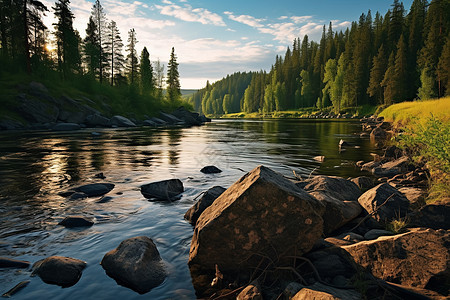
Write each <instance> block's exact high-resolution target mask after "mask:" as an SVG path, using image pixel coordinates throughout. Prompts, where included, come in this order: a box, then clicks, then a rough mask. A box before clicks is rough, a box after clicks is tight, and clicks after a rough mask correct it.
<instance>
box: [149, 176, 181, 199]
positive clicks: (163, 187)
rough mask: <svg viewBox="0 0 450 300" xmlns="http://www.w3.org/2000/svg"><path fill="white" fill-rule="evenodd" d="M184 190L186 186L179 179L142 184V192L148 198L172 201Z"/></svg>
mask: <svg viewBox="0 0 450 300" xmlns="http://www.w3.org/2000/svg"><path fill="white" fill-rule="evenodd" d="M182 192H184V187H183V183H182V182H181V181H180V180H179V179H168V180H162V181H156V182H152V183H148V184H144V185H142V186H141V193H142V195H143V196H144V197H145V198H147V199H155V200H168V201H172V200H175V199H176V198H177V197H178V195H180V194H181V193H182Z"/></svg>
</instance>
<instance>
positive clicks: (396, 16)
mask: <svg viewBox="0 0 450 300" xmlns="http://www.w3.org/2000/svg"><path fill="white" fill-rule="evenodd" d="M404 14H405V9H404V8H403V3H401V2H399V0H394V3H393V4H392V14H391V16H390V22H389V32H388V39H389V45H390V46H391V47H392V48H391V49H392V50H393V49H394V48H395V45H396V44H397V43H398V40H399V38H400V36H401V35H402V33H403V26H404Z"/></svg>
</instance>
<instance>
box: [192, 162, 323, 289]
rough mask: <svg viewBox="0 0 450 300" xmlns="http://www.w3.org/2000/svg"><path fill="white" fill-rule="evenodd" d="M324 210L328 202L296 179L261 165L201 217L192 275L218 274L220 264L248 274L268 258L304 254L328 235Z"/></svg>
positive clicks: (227, 270) (226, 269) (194, 242)
mask: <svg viewBox="0 0 450 300" xmlns="http://www.w3.org/2000/svg"><path fill="white" fill-rule="evenodd" d="M323 211H324V206H323V204H321V203H320V202H319V201H318V200H316V199H315V198H313V197H312V196H310V195H309V194H308V193H306V192H305V191H304V190H302V189H300V188H298V187H297V186H296V185H295V184H294V183H293V182H291V181H290V180H288V179H286V178H285V177H283V176H282V175H280V174H278V173H276V172H274V171H272V170H270V169H269V168H267V167H264V166H259V167H257V168H255V169H254V170H252V171H251V172H249V173H247V174H246V175H245V176H243V177H242V178H241V179H239V180H238V181H237V182H235V183H234V184H233V185H232V186H231V187H230V188H228V189H227V190H226V191H225V192H224V193H223V194H222V195H221V196H220V197H219V198H217V199H216V200H215V201H214V203H213V204H212V205H211V206H209V207H208V208H207V209H206V210H205V211H204V212H203V213H202V214H201V215H200V218H199V219H198V221H197V225H196V227H195V230H194V236H193V238H192V242H191V249H190V253H189V267H190V269H191V274H192V276H193V277H195V276H198V275H199V274H211V272H212V273H214V270H215V266H216V265H217V266H218V268H219V269H220V271H221V272H222V273H223V274H224V275H225V274H236V273H241V274H245V273H250V272H251V270H254V269H255V268H256V267H257V266H258V264H259V263H260V262H261V258H262V257H272V258H273V259H275V260H283V258H284V257H287V256H295V255H302V254H304V253H306V252H307V251H309V250H311V248H312V247H313V245H314V243H315V242H316V241H317V240H318V239H320V237H321V235H322V232H323V220H322V217H321V215H322V214H323ZM211 279H212V278H211ZM193 281H194V285H195V282H196V281H195V280H193ZM210 282H211V281H210ZM196 288H197V290H201V289H202V288H205V287H199V286H197V287H196Z"/></svg>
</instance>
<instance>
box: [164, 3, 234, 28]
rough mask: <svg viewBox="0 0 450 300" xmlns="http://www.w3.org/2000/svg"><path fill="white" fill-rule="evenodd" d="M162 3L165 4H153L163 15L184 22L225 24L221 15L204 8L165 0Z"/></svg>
mask: <svg viewBox="0 0 450 300" xmlns="http://www.w3.org/2000/svg"><path fill="white" fill-rule="evenodd" d="M163 3H164V4H166V5H155V7H156V8H157V9H159V10H160V13H161V14H163V15H166V16H171V17H175V18H177V19H180V20H183V21H186V22H199V23H201V24H204V25H206V24H211V25H216V26H226V25H225V22H224V21H223V19H222V17H221V16H219V15H218V14H216V13H213V12H210V11H209V10H207V9H205V8H192V6H190V5H189V4H184V5H183V6H180V5H177V4H174V3H172V2H170V1H167V0H163Z"/></svg>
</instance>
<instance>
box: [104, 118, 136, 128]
mask: <svg viewBox="0 0 450 300" xmlns="http://www.w3.org/2000/svg"><path fill="white" fill-rule="evenodd" d="M110 124H111V125H112V126H117V127H136V124H134V122H132V121H131V120H130V119H128V118H125V117H123V116H114V117H112V118H111V120H110Z"/></svg>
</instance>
